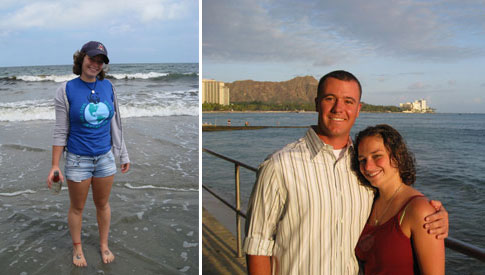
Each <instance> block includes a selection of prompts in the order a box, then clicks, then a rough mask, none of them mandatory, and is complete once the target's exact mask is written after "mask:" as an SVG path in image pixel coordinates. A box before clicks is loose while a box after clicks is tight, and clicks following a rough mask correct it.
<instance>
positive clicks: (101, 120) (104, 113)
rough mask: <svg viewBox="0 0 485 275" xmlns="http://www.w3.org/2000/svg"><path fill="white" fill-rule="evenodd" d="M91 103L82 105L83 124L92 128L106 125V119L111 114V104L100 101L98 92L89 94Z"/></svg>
mask: <svg viewBox="0 0 485 275" xmlns="http://www.w3.org/2000/svg"><path fill="white" fill-rule="evenodd" d="M88 101H89V103H85V104H83V105H82V107H81V121H82V122H83V126H85V127H90V128H99V127H101V126H102V125H105V124H106V123H107V122H108V121H107V120H106V119H107V118H108V117H109V116H110V111H112V110H110V104H108V102H100V100H99V96H98V95H97V94H90V95H89V96H88Z"/></svg>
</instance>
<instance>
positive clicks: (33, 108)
mask: <svg viewBox="0 0 485 275" xmlns="http://www.w3.org/2000/svg"><path fill="white" fill-rule="evenodd" d="M147 100H148V99H147ZM162 104H163V105H162ZM120 112H121V117H122V118H130V117H164V116H198V115H199V107H198V104H197V103H189V102H183V101H180V100H176V101H173V102H169V103H166V102H165V103H160V102H147V101H144V102H137V104H136V105H133V104H124V105H121V106H120ZM54 119H55V110H54V106H53V104H52V101H41V100H38V101H35V100H32V101H21V102H10V103H0V121H33V120H54Z"/></svg>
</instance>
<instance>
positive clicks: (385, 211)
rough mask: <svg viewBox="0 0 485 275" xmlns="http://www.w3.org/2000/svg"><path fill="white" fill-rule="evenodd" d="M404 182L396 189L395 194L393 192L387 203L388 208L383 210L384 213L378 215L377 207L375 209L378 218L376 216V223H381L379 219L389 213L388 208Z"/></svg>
mask: <svg viewBox="0 0 485 275" xmlns="http://www.w3.org/2000/svg"><path fill="white" fill-rule="evenodd" d="M403 185H404V184H402V183H401V185H400V186H399V188H398V189H396V191H394V194H392V197H391V199H390V200H389V202H388V203H387V206H386V208H384V212H382V214H381V215H380V216H379V217H378V216H377V209H375V213H376V218H375V221H374V225H377V224H378V223H379V220H380V219H381V218H382V217H383V216H384V215H385V214H386V213H387V210H388V209H389V206H391V203H392V201H393V200H394V198H395V197H396V195H397V192H399V190H401V187H402V186H403Z"/></svg>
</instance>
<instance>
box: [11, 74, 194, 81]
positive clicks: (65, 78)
mask: <svg viewBox="0 0 485 275" xmlns="http://www.w3.org/2000/svg"><path fill="white" fill-rule="evenodd" d="M107 75H108V77H113V78H115V79H151V78H159V77H164V76H168V75H169V73H157V72H149V73H131V74H130V73H127V74H123V73H121V74H110V73H108V74H107ZM187 75H190V73H188V74H187ZM76 77H78V76H77V75H75V74H65V75H19V76H15V77H10V78H11V79H17V80H22V81H26V82H41V81H54V82H64V81H69V80H71V79H74V78H76Z"/></svg>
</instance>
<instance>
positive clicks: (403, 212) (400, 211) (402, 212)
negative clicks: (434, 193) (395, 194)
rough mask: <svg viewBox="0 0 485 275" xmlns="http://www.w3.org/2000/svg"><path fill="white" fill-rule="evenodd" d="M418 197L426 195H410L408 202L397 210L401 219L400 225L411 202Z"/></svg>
mask: <svg viewBox="0 0 485 275" xmlns="http://www.w3.org/2000/svg"><path fill="white" fill-rule="evenodd" d="M418 197H424V195H414V196H412V197H410V198H409V199H408V200H407V201H406V203H405V204H404V205H403V206H402V207H401V209H399V211H398V212H397V217H398V219H399V225H401V223H402V220H403V219H404V215H405V214H406V209H407V208H408V205H409V203H410V202H411V201H412V200H414V199H415V198H418Z"/></svg>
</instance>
